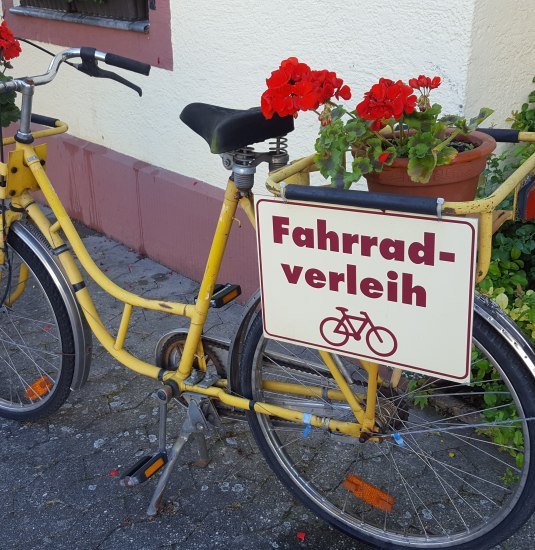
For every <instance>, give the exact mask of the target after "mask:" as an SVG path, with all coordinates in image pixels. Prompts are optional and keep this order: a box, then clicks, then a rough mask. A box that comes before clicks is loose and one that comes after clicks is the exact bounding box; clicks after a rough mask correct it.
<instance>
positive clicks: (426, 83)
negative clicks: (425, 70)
mask: <svg viewBox="0 0 535 550" xmlns="http://www.w3.org/2000/svg"><path fill="white" fill-rule="evenodd" d="M440 83H441V79H440V76H434V77H433V78H429V77H428V76H424V75H423V74H421V75H420V76H419V77H418V78H411V79H410V80H409V85H410V86H411V87H412V88H414V89H415V90H420V91H422V88H428V89H429V90H434V89H435V88H438V87H439V86H440ZM422 93H423V91H422Z"/></svg>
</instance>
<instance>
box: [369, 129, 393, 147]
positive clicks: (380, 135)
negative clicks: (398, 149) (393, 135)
mask: <svg viewBox="0 0 535 550" xmlns="http://www.w3.org/2000/svg"><path fill="white" fill-rule="evenodd" d="M373 133H374V134H375V135H376V136H377V137H378V138H379V139H382V140H383V141H386V142H387V143H388V145H390V146H392V147H395V145H394V144H393V143H392V142H391V141H390V140H388V139H386V138H385V136H383V134H381V133H379V132H373Z"/></svg>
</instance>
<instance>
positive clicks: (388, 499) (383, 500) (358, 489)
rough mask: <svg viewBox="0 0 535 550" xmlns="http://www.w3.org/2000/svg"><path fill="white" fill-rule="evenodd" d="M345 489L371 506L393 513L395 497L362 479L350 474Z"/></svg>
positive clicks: (345, 482)
mask: <svg viewBox="0 0 535 550" xmlns="http://www.w3.org/2000/svg"><path fill="white" fill-rule="evenodd" d="M344 487H345V488H346V489H347V490H348V491H350V492H351V493H353V494H354V495H355V496H356V497H357V498H359V499H361V500H363V501H364V502H367V503H368V504H371V505H372V506H374V507H375V508H379V509H380V510H384V511H385V512H391V511H392V507H393V506H394V497H393V496H392V495H389V494H388V493H385V492H384V491H381V489H378V488H377V487H374V486H373V485H370V484H369V483H367V482H366V481H364V480H363V479H360V477H357V476H354V475H352V474H349V475H348V476H347V477H346V480H345V481H344Z"/></svg>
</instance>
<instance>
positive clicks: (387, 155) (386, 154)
mask: <svg viewBox="0 0 535 550" xmlns="http://www.w3.org/2000/svg"><path fill="white" fill-rule="evenodd" d="M390 154H391V153H390V151H385V152H384V153H381V154H380V155H379V156H378V157H377V160H378V161H379V162H383V163H384V162H386V161H387V160H388V159H389V158H390Z"/></svg>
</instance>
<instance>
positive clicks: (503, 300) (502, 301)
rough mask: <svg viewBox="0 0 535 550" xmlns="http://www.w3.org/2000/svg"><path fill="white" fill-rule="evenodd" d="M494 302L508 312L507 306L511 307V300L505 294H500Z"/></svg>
mask: <svg viewBox="0 0 535 550" xmlns="http://www.w3.org/2000/svg"><path fill="white" fill-rule="evenodd" d="M494 301H495V302H496V303H497V304H498V305H499V306H500V307H501V308H502V309H503V310H506V309H507V306H508V305H509V298H508V297H507V295H506V294H504V293H503V292H502V293H501V294H498V296H496V297H495V298H494Z"/></svg>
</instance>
